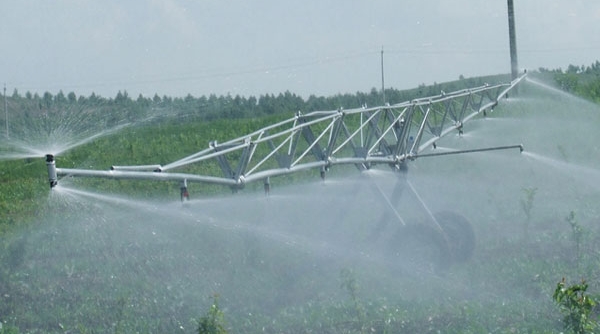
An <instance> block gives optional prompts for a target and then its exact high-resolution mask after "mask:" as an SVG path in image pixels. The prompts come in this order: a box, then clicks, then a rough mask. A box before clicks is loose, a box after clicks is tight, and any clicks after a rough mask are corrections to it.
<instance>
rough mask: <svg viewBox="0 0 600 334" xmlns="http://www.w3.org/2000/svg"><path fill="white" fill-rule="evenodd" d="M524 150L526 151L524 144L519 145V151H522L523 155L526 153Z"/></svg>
mask: <svg viewBox="0 0 600 334" xmlns="http://www.w3.org/2000/svg"><path fill="white" fill-rule="evenodd" d="M524 150H525V149H524V148H523V144H520V145H519V151H521V153H523V151H524Z"/></svg>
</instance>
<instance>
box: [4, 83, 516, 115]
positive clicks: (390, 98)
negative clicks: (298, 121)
mask: <svg viewBox="0 0 600 334" xmlns="http://www.w3.org/2000/svg"><path fill="white" fill-rule="evenodd" d="M507 78H508V76H507V75H497V76H489V77H479V78H468V79H466V78H464V77H463V76H462V75H461V76H460V79H459V80H456V81H452V82H448V83H443V84H438V83H434V84H432V85H425V84H421V85H419V87H417V88H414V89H409V90H399V89H395V88H387V89H386V90H385V98H386V100H385V103H390V104H394V103H399V102H404V101H408V100H411V99H414V98H419V97H425V96H432V95H437V94H440V92H441V91H442V90H444V91H453V90H459V89H463V88H468V87H474V86H479V85H483V84H485V83H497V82H502V81H508V79H507ZM7 100H8V106H9V111H10V112H11V115H13V114H14V115H13V120H14V117H21V116H22V117H25V118H29V117H32V116H35V115H40V114H42V115H45V114H48V113H52V112H56V111H57V110H65V109H70V110H81V111H84V110H92V109H93V110H102V111H104V112H108V113H117V114H120V115H125V116H127V117H126V118H133V117H135V118H138V119H139V116H140V115H143V114H144V113H147V112H148V110H155V111H160V112H161V113H163V114H165V115H173V114H175V115H193V116H194V117H196V118H199V119H203V120H214V119H220V118H254V117H262V116H269V115H274V114H278V113H293V112H297V111H301V112H310V111H315V110H336V109H339V108H344V109H351V108H359V107H362V106H379V105H382V104H383V103H384V101H383V94H382V93H381V91H380V90H377V89H376V88H372V89H371V90H370V91H369V92H356V93H353V94H351V93H345V94H336V95H333V96H328V97H325V96H316V95H310V96H309V97H308V98H303V97H301V96H299V95H297V94H294V93H292V92H289V91H285V92H283V93H279V94H263V95H260V96H258V97H255V96H240V95H235V96H232V95H229V94H228V95H221V96H217V95H215V94H210V95H208V96H206V95H203V96H200V97H195V96H192V95H191V94H188V95H187V96H185V97H170V96H166V95H164V96H162V97H161V96H159V95H158V94H154V96H153V97H146V96H143V95H141V94H140V95H138V96H137V98H132V97H131V96H130V95H129V94H128V93H127V91H119V92H118V93H117V95H116V96H115V97H112V98H106V97H102V96H99V95H96V94H95V93H92V94H91V95H89V96H87V97H86V96H83V95H80V96H77V95H76V94H75V93H74V92H69V93H67V94H65V93H64V92H63V91H59V92H58V93H57V94H54V95H53V94H51V93H49V92H45V93H44V94H43V95H41V96H40V95H39V94H37V93H31V92H26V93H25V94H24V95H21V94H20V93H19V92H18V91H17V90H14V92H13V94H12V95H11V96H8V97H7Z"/></svg>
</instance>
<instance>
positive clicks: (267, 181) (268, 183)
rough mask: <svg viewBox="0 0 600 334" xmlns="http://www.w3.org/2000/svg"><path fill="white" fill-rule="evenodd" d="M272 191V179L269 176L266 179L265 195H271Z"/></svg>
mask: <svg viewBox="0 0 600 334" xmlns="http://www.w3.org/2000/svg"><path fill="white" fill-rule="evenodd" d="M269 193H271V179H270V178H269V177H268V176H267V178H266V179H265V196H269Z"/></svg>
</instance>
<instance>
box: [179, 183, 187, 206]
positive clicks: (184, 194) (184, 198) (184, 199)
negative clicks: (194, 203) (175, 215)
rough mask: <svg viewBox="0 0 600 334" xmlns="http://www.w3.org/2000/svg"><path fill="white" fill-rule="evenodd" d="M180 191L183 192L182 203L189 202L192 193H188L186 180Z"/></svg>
mask: <svg viewBox="0 0 600 334" xmlns="http://www.w3.org/2000/svg"><path fill="white" fill-rule="evenodd" d="M179 189H180V190H181V201H182V202H185V201H189V200H190V193H189V192H188V189H187V180H186V179H183V180H182V181H181V184H180V186H179Z"/></svg>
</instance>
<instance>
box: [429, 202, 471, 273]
mask: <svg viewBox="0 0 600 334" xmlns="http://www.w3.org/2000/svg"><path fill="white" fill-rule="evenodd" d="M434 217H435V219H436V220H437V222H438V224H440V226H441V228H442V229H443V230H444V233H445V234H446V240H447V243H448V247H449V251H450V254H451V257H452V261H453V262H455V263H463V262H466V261H468V260H469V259H471V257H472V256H473V253H474V251H475V243H476V241H475V231H474V230H473V226H472V225H471V223H470V222H469V221H468V220H467V218H465V217H464V216H462V215H460V214H458V213H456V212H452V211H440V212H437V213H436V214H434Z"/></svg>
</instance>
